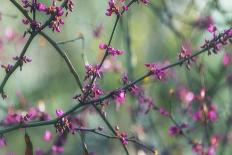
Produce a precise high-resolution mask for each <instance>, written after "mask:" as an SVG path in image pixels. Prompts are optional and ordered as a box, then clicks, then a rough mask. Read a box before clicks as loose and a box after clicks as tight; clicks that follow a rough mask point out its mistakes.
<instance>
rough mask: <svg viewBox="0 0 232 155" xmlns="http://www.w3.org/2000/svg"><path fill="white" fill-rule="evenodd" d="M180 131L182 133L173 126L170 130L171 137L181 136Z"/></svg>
mask: <svg viewBox="0 0 232 155" xmlns="http://www.w3.org/2000/svg"><path fill="white" fill-rule="evenodd" d="M180 131H181V130H180V129H179V128H178V127H177V126H171V127H170V128H169V129H168V134H169V135H170V136H175V135H177V134H179V133H180Z"/></svg>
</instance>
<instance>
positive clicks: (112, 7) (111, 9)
mask: <svg viewBox="0 0 232 155" xmlns="http://www.w3.org/2000/svg"><path fill="white" fill-rule="evenodd" d="M124 1H125V0H120V2H119V3H118V4H117V3H116V2H115V0H109V2H108V8H107V10H106V15H107V16H111V15H112V14H113V13H115V14H116V15H117V16H120V15H121V11H122V10H124V11H128V6H127V5H125V4H124Z"/></svg>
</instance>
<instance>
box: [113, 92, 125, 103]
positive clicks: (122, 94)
mask: <svg viewBox="0 0 232 155" xmlns="http://www.w3.org/2000/svg"><path fill="white" fill-rule="evenodd" d="M114 99H115V100H116V102H117V103H119V104H120V105H121V104H123V103H124V102H125V100H126V93H125V91H124V90H119V91H117V92H116V93H115V95H114Z"/></svg>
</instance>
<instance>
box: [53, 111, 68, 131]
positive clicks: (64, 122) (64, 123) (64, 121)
mask: <svg viewBox="0 0 232 155" xmlns="http://www.w3.org/2000/svg"><path fill="white" fill-rule="evenodd" d="M63 114H64V112H63V111H62V110H61V109H57V110H56V116H57V117H58V118H59V117H61V116H62V115H63ZM55 128H56V132H60V133H61V134H63V133H64V132H65V131H67V132H69V131H70V130H71V129H72V124H71V122H70V121H69V119H68V118H67V117H62V118H61V119H58V121H57V122H56V123H55Z"/></svg>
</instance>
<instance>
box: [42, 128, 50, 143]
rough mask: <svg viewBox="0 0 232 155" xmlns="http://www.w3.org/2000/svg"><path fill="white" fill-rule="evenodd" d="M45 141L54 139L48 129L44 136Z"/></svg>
mask: <svg viewBox="0 0 232 155" xmlns="http://www.w3.org/2000/svg"><path fill="white" fill-rule="evenodd" d="M43 140H44V141H47V142H48V141H50V140H52V133H51V132H50V131H49V130H46V131H45V133H44V136H43Z"/></svg>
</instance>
